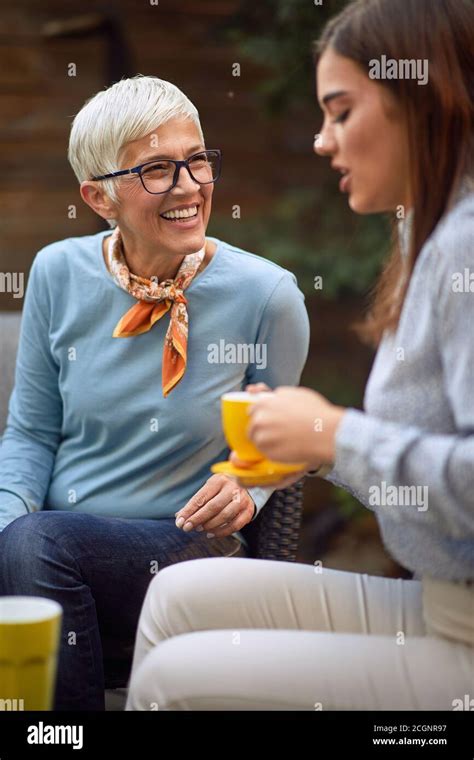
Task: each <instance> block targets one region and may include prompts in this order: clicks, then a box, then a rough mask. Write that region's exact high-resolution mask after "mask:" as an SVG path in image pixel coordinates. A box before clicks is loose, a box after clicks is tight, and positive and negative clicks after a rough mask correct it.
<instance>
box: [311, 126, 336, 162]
mask: <svg viewBox="0 0 474 760" xmlns="http://www.w3.org/2000/svg"><path fill="white" fill-rule="evenodd" d="M313 150H314V152H315V153H316V155H317V156H331V155H332V154H333V153H334V152H335V150H336V141H335V140H334V136H333V133H332V130H331V129H329V128H328V127H323V129H322V130H321V132H319V133H318V134H317V135H315V136H314V143H313Z"/></svg>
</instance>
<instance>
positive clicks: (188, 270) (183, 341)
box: [107, 227, 205, 397]
mask: <svg viewBox="0 0 474 760" xmlns="http://www.w3.org/2000/svg"><path fill="white" fill-rule="evenodd" d="M204 254H205V249H204V248H202V249H201V250H200V251H198V252H197V253H190V254H188V255H187V256H185V257H184V258H183V261H182V262H181V265H180V267H179V270H178V273H177V275H176V277H175V278H174V279H167V280H163V282H161V283H158V282H154V281H153V280H149V279H147V278H145V277H139V276H138V275H135V274H133V273H132V272H130V270H129V268H128V265H127V261H126V259H125V255H124V252H123V242H122V236H121V234H120V230H119V228H118V227H116V228H115V230H114V231H113V233H112V235H111V236H110V241H109V248H108V252H107V259H108V265H109V270H110V273H111V275H112V277H113V279H114V281H115V282H116V284H117V285H118V286H119V288H122V290H125V291H126V292H127V293H130V295H131V296H133V297H134V298H136V299H137V300H138V303H136V304H135V305H134V306H132V307H131V308H130V309H129V310H128V311H127V312H126V313H125V314H124V315H123V316H122V317H121V318H120V319H119V321H118V322H117V324H116V326H115V329H114V331H113V333H112V337H113V338H130V337H134V336H135V335H141V334H142V333H145V332H148V331H149V330H150V329H151V328H152V327H153V325H154V324H155V322H157V321H158V320H159V319H161V318H162V317H163V316H164V315H165V314H166V313H167V312H168V311H169V312H170V322H169V325H168V329H167V331H166V336H165V341H164V345H163V365H162V388H163V396H165V397H166V396H167V395H168V394H169V393H170V392H171V391H172V390H173V388H174V387H175V386H176V385H177V384H178V383H179V381H180V380H181V378H182V377H183V375H184V373H185V371H186V364H187V344H188V331H189V324H188V311H187V309H186V306H187V303H188V301H187V298H186V296H185V295H184V291H185V290H186V288H187V287H188V286H189V285H190V283H191V282H192V280H193V278H194V277H195V275H196V273H197V271H198V270H199V268H200V266H201V264H202V261H203V259H204Z"/></svg>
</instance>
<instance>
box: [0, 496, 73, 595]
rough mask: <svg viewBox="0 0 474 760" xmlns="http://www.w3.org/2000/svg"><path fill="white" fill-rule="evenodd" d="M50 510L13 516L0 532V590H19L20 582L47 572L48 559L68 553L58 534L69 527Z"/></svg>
mask: <svg viewBox="0 0 474 760" xmlns="http://www.w3.org/2000/svg"><path fill="white" fill-rule="evenodd" d="M55 517H57V514H56V513H54V512H43V511H40V512H32V513H29V514H27V515H23V516H22V517H18V518H17V519H16V520H13V522H11V523H10V524H9V525H7V527H6V528H5V529H4V530H3V531H2V532H1V533H0V593H2V594H11V593H21V589H22V584H25V583H26V585H28V587H29V586H30V585H31V584H32V583H33V581H35V582H37V581H39V580H40V579H41V578H42V577H46V576H48V575H49V568H50V566H51V563H54V562H55V560H58V559H60V561H61V562H62V563H63V564H64V563H66V562H67V561H68V558H69V557H70V555H69V553H68V552H67V551H65V550H64V548H63V546H62V541H61V538H62V536H64V534H65V531H66V532H67V531H68V530H69V531H70V529H69V528H68V526H66V524H65V523H64V522H62V521H61V520H57V519H55Z"/></svg>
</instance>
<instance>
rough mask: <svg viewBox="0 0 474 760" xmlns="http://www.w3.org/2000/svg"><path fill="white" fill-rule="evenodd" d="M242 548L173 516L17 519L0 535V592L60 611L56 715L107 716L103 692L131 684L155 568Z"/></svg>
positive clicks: (62, 515)
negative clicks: (52, 604) (180, 524)
mask: <svg viewBox="0 0 474 760" xmlns="http://www.w3.org/2000/svg"><path fill="white" fill-rule="evenodd" d="M239 550H240V551H242V550H241V549H240V542H239V541H238V539H236V538H235V537H233V536H227V537H226V538H220V539H218V538H211V539H209V538H207V537H206V532H205V531H204V532H201V533H196V532H195V531H192V532H191V533H184V532H183V531H182V530H180V529H178V528H177V527H176V526H175V524H174V519H162V520H134V519H123V518H118V517H96V516H94V515H89V514H83V513H77V512H58V511H51V510H47V511H41V512H34V513H32V514H28V515H25V516H24V517H19V518H18V519H16V520H14V521H13V522H12V523H10V524H9V525H8V526H7V527H6V528H5V529H4V530H3V531H2V532H0V596H3V595H10V594H13V595H27V596H30V595H31V596H44V597H48V598H49V599H54V600H55V601H57V602H59V603H60V604H61V605H62V607H63V627H62V636H61V649H60V654H59V662H58V677H57V683H56V697H55V703H54V709H56V710H103V709H104V688H114V687H124V686H126V685H127V681H128V678H129V674H130V669H131V664H132V656H133V646H134V640H135V633H136V628H137V625H138V618H139V615H140V610H141V606H142V603H143V599H144V597H145V593H146V590H147V587H148V584H149V583H150V581H151V580H152V579H153V577H154V575H155V574H156V572H158V571H159V570H162V569H163V568H164V567H166V566H167V565H172V564H174V563H175V562H183V561H185V560H190V559H199V558H201V557H215V556H231V555H233V554H235V553H236V552H237V551H239ZM243 553H245V552H243ZM1 697H2V695H1V694H0V698H1Z"/></svg>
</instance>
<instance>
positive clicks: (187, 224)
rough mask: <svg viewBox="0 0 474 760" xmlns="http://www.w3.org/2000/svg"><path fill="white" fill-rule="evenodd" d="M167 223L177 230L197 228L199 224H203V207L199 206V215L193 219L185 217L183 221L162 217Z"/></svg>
mask: <svg viewBox="0 0 474 760" xmlns="http://www.w3.org/2000/svg"><path fill="white" fill-rule="evenodd" d="M161 218H162V219H163V220H164V221H165V222H168V223H169V225H170V227H175V228H176V229H177V230H189V229H192V228H193V227H197V225H198V224H200V222H201V206H198V210H197V214H196V216H192V217H183V218H181V219H166V217H164V216H162V217H161Z"/></svg>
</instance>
